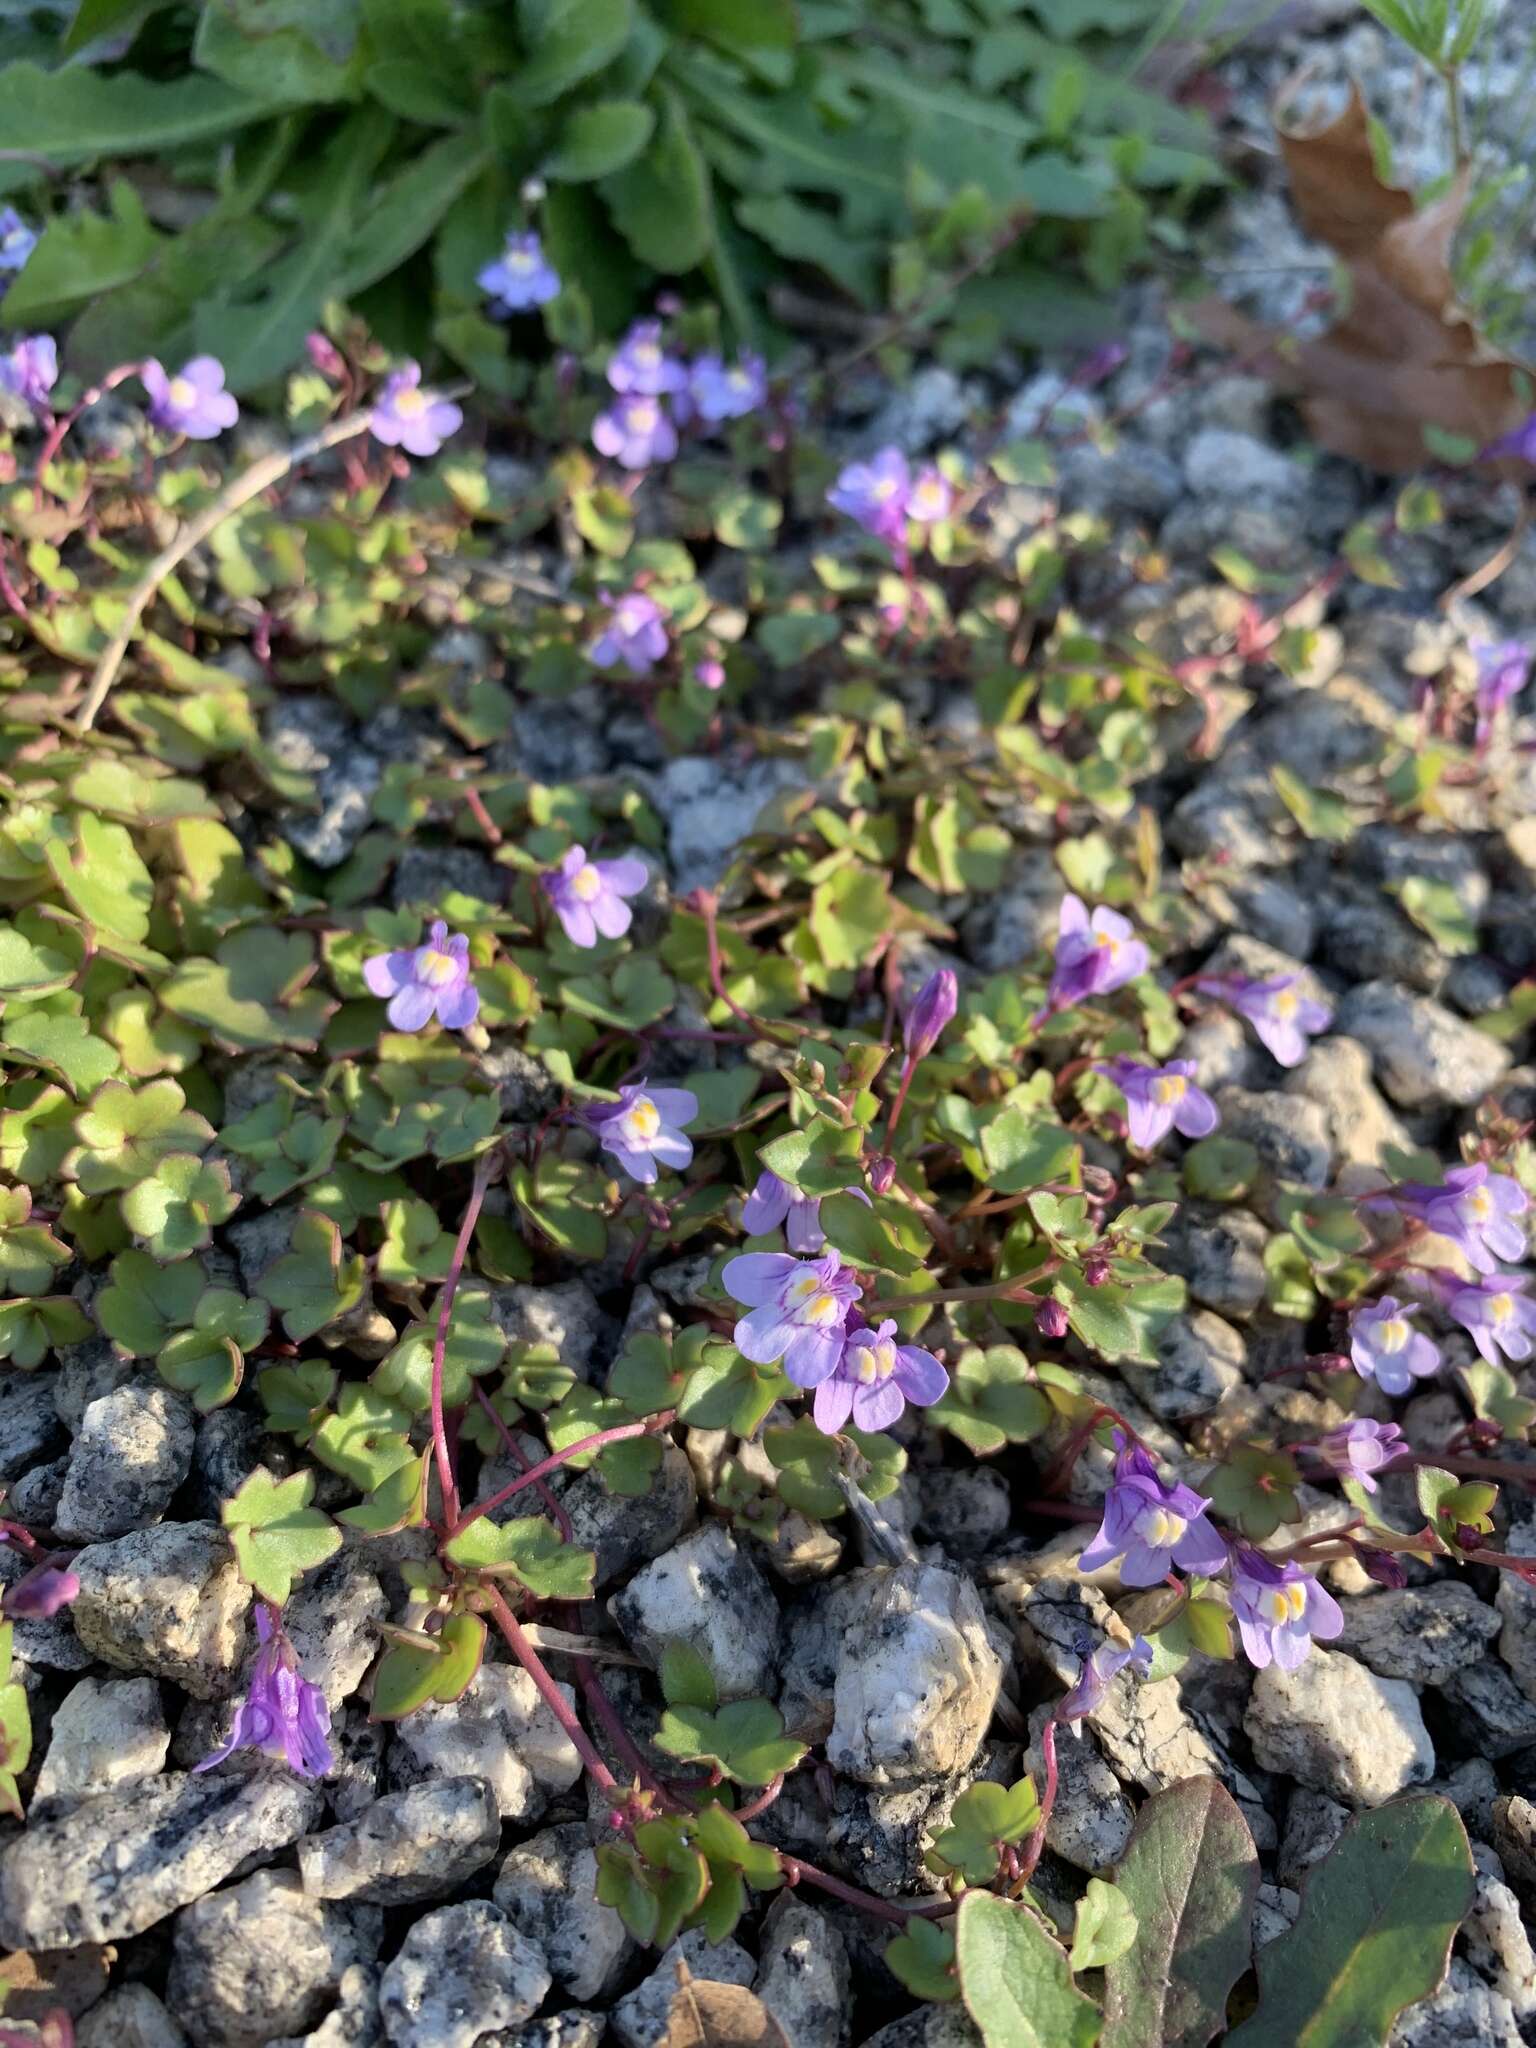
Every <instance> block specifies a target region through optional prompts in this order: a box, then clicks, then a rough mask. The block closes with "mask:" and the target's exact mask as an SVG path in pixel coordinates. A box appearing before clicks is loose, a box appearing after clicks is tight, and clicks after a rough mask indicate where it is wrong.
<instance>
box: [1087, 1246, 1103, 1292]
mask: <svg viewBox="0 0 1536 2048" xmlns="http://www.w3.org/2000/svg"><path fill="white" fill-rule="evenodd" d="M1083 1278H1084V1280H1085V1281H1086V1282H1087V1284H1088V1285H1089V1286H1090V1287H1102V1286H1103V1285H1104V1283H1105V1282H1106V1281H1107V1280H1108V1278H1109V1261H1108V1259H1106V1258H1105V1256H1104V1254H1103V1253H1102V1252H1090V1253H1089V1254H1088V1256H1087V1258H1086V1259H1084V1261H1083Z"/></svg>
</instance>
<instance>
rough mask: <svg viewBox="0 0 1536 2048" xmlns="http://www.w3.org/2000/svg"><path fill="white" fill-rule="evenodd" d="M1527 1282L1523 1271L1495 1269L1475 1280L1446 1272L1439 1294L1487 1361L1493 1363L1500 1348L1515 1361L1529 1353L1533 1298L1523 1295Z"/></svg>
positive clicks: (1535, 1319) (1535, 1313) (1535, 1311)
mask: <svg viewBox="0 0 1536 2048" xmlns="http://www.w3.org/2000/svg"><path fill="white" fill-rule="evenodd" d="M1529 1285H1530V1276H1529V1275H1528V1274H1525V1273H1495V1274H1493V1275H1492V1276H1491V1277H1489V1278H1486V1279H1483V1280H1476V1281H1461V1280H1458V1279H1456V1278H1455V1276H1454V1275H1450V1274H1448V1275H1446V1277H1445V1278H1444V1279H1443V1280H1442V1281H1441V1283H1440V1298H1441V1300H1442V1301H1443V1302H1444V1303H1445V1307H1446V1312H1447V1314H1449V1315H1452V1316H1454V1317H1455V1319H1456V1321H1457V1322H1458V1323H1460V1325H1461V1327H1462V1328H1463V1329H1464V1330H1465V1331H1467V1332H1468V1334H1469V1335H1470V1336H1471V1339H1472V1342H1473V1343H1474V1344H1475V1345H1476V1346H1477V1348H1478V1350H1479V1351H1480V1352H1481V1353H1482V1355H1483V1357H1484V1358H1486V1359H1487V1361H1488V1363H1489V1364H1490V1365H1497V1364H1498V1362H1499V1353H1500V1352H1501V1351H1502V1352H1503V1354H1504V1356H1505V1357H1506V1358H1512V1359H1515V1360H1517V1361H1524V1360H1525V1359H1527V1358H1529V1357H1530V1355H1531V1339H1532V1337H1533V1335H1536V1301H1531V1300H1529V1299H1528V1298H1527V1296H1526V1293H1525V1289H1526V1288H1527V1287H1528V1286H1529Z"/></svg>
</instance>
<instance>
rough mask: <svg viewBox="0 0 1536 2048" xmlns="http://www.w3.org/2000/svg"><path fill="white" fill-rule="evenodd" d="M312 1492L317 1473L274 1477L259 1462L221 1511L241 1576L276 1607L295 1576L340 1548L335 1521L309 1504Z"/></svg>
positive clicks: (283, 1599)
mask: <svg viewBox="0 0 1536 2048" xmlns="http://www.w3.org/2000/svg"><path fill="white" fill-rule="evenodd" d="M314 1491H315V1475H314V1473H313V1472H295V1473H292V1474H291V1475H290V1476H289V1477H288V1478H286V1479H275V1478H274V1477H273V1476H272V1474H271V1473H270V1472H269V1471H268V1470H267V1469H266V1467H265V1466H264V1465H258V1466H257V1467H256V1470H255V1471H254V1472H253V1473H252V1474H251V1475H250V1477H249V1478H248V1479H247V1480H246V1481H245V1482H244V1484H243V1485H242V1486H241V1487H240V1488H239V1490H238V1491H237V1492H236V1493H235V1494H234V1495H232V1497H231V1498H230V1499H229V1500H227V1501H225V1503H224V1505H223V1508H222V1509H221V1510H220V1519H221V1520H222V1521H223V1524H224V1526H225V1528H226V1529H227V1530H228V1531H229V1540H230V1542H231V1543H232V1544H233V1545H234V1548H235V1562H236V1563H237V1564H238V1565H239V1567H240V1576H241V1578H243V1579H244V1580H245V1582H246V1584H247V1585H248V1586H251V1587H254V1589H255V1590H256V1591H257V1592H258V1593H259V1594H260V1595H261V1596H262V1598H263V1599H264V1600H270V1601H272V1602H273V1603H274V1604H275V1605H276V1606H278V1607H281V1606H282V1604H283V1602H284V1601H285V1600H286V1599H287V1598H288V1595H289V1594H290V1593H291V1592H292V1590H293V1582H294V1580H295V1579H297V1578H299V1577H300V1576H301V1575H302V1574H303V1573H304V1572H307V1571H311V1570H313V1568H314V1567H315V1566H316V1565H317V1564H324V1562H325V1560H326V1559H327V1558H328V1557H333V1556H334V1555H335V1554H336V1552H337V1551H338V1550H339V1549H340V1548H341V1531H340V1530H339V1529H338V1528H337V1527H336V1524H335V1523H334V1522H333V1521H332V1520H331V1518H330V1516H329V1515H326V1514H322V1513H321V1511H320V1510H319V1508H312V1507H311V1506H310V1505H309V1503H310V1500H311V1498H312V1497H313V1495H314Z"/></svg>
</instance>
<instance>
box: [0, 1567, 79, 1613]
mask: <svg viewBox="0 0 1536 2048" xmlns="http://www.w3.org/2000/svg"><path fill="white" fill-rule="evenodd" d="M79 1591H80V1581H79V1579H78V1577H77V1576H76V1575H75V1573H74V1572H71V1571H66V1570H65V1569H64V1568H63V1566H62V1565H57V1564H52V1563H49V1564H41V1565H37V1566H35V1567H34V1569H33V1570H31V1571H30V1572H28V1573H27V1575H26V1577H25V1578H24V1579H20V1580H18V1581H17V1583H16V1584H15V1585H14V1586H12V1587H11V1589H10V1591H9V1592H8V1593H7V1594H6V1595H5V1598H4V1601H3V1602H0V1612H3V1613H4V1615H5V1618H6V1619H7V1620H11V1619H13V1618H14V1619H15V1620H17V1621H23V1620H25V1621H47V1620H48V1619H49V1618H50V1616H52V1615H55V1614H57V1613H58V1611H59V1609H60V1608H61V1607H67V1606H68V1605H69V1603H70V1601H71V1600H73V1599H74V1598H75V1597H76V1596H77V1595H78V1593H79Z"/></svg>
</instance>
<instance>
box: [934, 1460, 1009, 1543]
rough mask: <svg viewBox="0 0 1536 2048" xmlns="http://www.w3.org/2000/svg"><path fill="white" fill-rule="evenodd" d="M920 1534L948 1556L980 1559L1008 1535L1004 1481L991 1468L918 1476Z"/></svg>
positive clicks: (959, 1468)
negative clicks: (939, 1547)
mask: <svg viewBox="0 0 1536 2048" xmlns="http://www.w3.org/2000/svg"><path fill="white" fill-rule="evenodd" d="M917 1499H918V1511H917V1520H916V1523H915V1527H916V1529H917V1532H918V1533H919V1535H922V1536H925V1537H927V1538H929V1539H930V1540H931V1541H932V1542H934V1543H938V1544H941V1545H942V1546H943V1548H944V1549H945V1550H946V1551H947V1552H948V1553H949V1555H950V1556H951V1557H967V1558H969V1557H981V1556H983V1555H984V1554H985V1553H986V1552H987V1551H988V1550H990V1549H991V1547H992V1545H993V1544H994V1543H997V1542H999V1541H1000V1540H1001V1539H1002V1537H1004V1536H1006V1535H1007V1533H1008V1528H1009V1524H1010V1522H1011V1520H1012V1515H1013V1509H1012V1503H1011V1502H1010V1500H1009V1496H1008V1482H1007V1480H1006V1479H1005V1478H1004V1477H1003V1475H1002V1473H1001V1472H997V1471H994V1470H993V1469H992V1468H991V1467H990V1466H987V1465H977V1466H974V1467H967V1466H964V1465H961V1466H953V1465H943V1466H939V1467H937V1468H936V1469H935V1470H933V1471H932V1472H921V1473H919V1474H918V1477H917Z"/></svg>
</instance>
